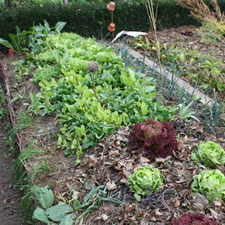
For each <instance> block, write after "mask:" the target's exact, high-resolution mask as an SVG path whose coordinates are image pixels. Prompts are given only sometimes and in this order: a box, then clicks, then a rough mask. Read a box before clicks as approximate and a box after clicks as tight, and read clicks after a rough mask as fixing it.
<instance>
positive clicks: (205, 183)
mask: <svg viewBox="0 0 225 225" xmlns="http://www.w3.org/2000/svg"><path fill="white" fill-rule="evenodd" d="M193 180H194V181H193V183H192V184H191V189H192V191H193V193H196V192H198V193H200V194H202V195H204V196H206V198H207V199H208V200H209V201H210V202H213V201H214V200H215V199H222V200H223V201H225V176H224V174H223V173H222V172H221V171H220V170H217V169H216V170H209V171H206V170H203V171H202V172H201V173H200V174H199V175H195V176H194V177H193Z"/></svg>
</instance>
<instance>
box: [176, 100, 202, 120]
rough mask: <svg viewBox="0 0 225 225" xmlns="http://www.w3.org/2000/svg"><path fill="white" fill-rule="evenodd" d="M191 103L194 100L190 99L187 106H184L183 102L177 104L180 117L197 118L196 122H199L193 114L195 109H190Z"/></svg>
mask: <svg viewBox="0 0 225 225" xmlns="http://www.w3.org/2000/svg"><path fill="white" fill-rule="evenodd" d="M193 103H194V102H193V101H192V102H190V103H189V104H188V105H187V106H185V102H184V103H182V104H179V105H178V107H179V116H180V117H181V118H187V119H189V118H192V119H194V120H197V121H198V122H200V121H199V119H198V118H197V117H196V116H194V114H195V111H193V110H192V109H191V105H192V104H193Z"/></svg>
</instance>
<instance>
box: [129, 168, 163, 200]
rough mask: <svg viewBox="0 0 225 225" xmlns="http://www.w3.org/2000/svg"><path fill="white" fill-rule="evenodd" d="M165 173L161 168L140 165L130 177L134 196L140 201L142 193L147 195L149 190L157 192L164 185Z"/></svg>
mask: <svg viewBox="0 0 225 225" xmlns="http://www.w3.org/2000/svg"><path fill="white" fill-rule="evenodd" d="M163 180H164V178H163V175H162V174H161V173H160V171H159V169H156V168H152V167H151V166H150V165H146V166H144V167H140V168H139V169H138V170H136V171H135V172H134V173H133V174H131V176H130V177H129V180H128V184H129V187H130V190H131V191H132V192H135V194H134V197H135V198H136V199H137V200H138V201H140V200H141V195H143V196H146V195H148V194H149V192H155V191H157V190H158V189H159V188H161V187H162V186H163Z"/></svg>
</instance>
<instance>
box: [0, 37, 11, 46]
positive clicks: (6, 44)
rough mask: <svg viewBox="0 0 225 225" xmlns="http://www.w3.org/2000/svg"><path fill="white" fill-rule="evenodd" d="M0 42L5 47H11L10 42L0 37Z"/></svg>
mask: <svg viewBox="0 0 225 225" xmlns="http://www.w3.org/2000/svg"><path fill="white" fill-rule="evenodd" d="M0 44H1V45H4V46H5V47H6V48H13V46H12V44H10V43H9V42H8V41H6V40H4V39H2V38H0Z"/></svg>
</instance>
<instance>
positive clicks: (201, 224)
mask: <svg viewBox="0 0 225 225" xmlns="http://www.w3.org/2000/svg"><path fill="white" fill-rule="evenodd" d="M171 225H217V222H216V221H215V220H213V219H210V218H208V217H207V216H206V215H204V214H201V213H195V214H187V213H185V214H184V215H183V216H181V217H179V218H178V219H175V220H173V221H172V223H171Z"/></svg>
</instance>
